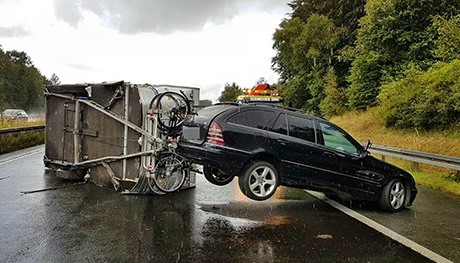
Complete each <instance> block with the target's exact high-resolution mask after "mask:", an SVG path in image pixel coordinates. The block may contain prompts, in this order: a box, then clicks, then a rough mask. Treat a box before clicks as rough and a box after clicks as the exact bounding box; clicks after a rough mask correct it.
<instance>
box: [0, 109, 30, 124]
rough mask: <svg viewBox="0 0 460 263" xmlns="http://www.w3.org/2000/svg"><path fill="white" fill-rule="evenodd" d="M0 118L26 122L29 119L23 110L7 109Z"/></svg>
mask: <svg viewBox="0 0 460 263" xmlns="http://www.w3.org/2000/svg"><path fill="white" fill-rule="evenodd" d="M2 118H3V120H6V121H19V122H27V121H28V120H29V115H27V113H26V112H25V111H24V110H20V109H7V110H5V111H4V112H3V113H2Z"/></svg>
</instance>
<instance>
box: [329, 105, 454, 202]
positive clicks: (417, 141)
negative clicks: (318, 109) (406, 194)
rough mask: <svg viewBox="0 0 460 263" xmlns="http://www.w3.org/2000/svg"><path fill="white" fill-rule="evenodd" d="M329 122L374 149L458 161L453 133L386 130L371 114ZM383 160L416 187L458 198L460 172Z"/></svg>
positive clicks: (400, 161)
mask: <svg viewBox="0 0 460 263" xmlns="http://www.w3.org/2000/svg"><path fill="white" fill-rule="evenodd" d="M330 121H331V122H333V123H335V124H337V125H339V126H340V127H342V128H343V129H345V130H346V131H347V132H348V133H350V134H351V135H352V136H353V137H354V138H356V139H357V140H358V141H361V142H364V141H367V140H368V139H370V140H371V142H372V143H374V144H378V145H388V146H393V147H398V148H403V149H409V150H414V151H421V152H428V153H436V154H442V155H449V156H456V157H460V132H459V131H458V130H456V129H452V130H450V131H442V132H440V131H435V132H423V131H418V130H416V129H414V130H397V129H392V128H386V127H385V126H384V125H383V123H382V122H381V121H379V118H378V116H377V115H376V112H375V110H369V111H367V112H359V113H348V114H346V115H344V116H340V117H333V118H331V119H330ZM377 157H378V156H377ZM385 160H386V161H387V162H389V163H392V164H394V165H396V166H398V167H401V168H403V169H404V170H407V171H409V172H410V173H411V174H412V175H413V176H414V178H415V180H416V182H417V184H421V185H424V186H427V187H430V188H433V189H437V190H441V191H443V192H447V193H452V194H455V195H459V196H460V172H456V171H453V170H448V169H443V168H438V167H433V166H429V165H424V164H419V165H418V167H415V166H414V164H413V163H411V162H408V161H403V160H398V159H394V158H388V157H387V158H386V159H385Z"/></svg>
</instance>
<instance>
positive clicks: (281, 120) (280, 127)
mask: <svg viewBox="0 0 460 263" xmlns="http://www.w3.org/2000/svg"><path fill="white" fill-rule="evenodd" d="M270 131H272V132H276V133H280V134H284V135H287V122H286V114H284V113H282V114H280V116H279V117H278V119H277V120H276V122H275V125H273V128H271V129H270Z"/></svg>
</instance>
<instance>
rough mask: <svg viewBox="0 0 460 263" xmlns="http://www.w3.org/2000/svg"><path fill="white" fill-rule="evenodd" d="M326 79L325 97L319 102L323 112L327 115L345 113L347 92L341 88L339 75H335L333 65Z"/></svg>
mask: <svg viewBox="0 0 460 263" xmlns="http://www.w3.org/2000/svg"><path fill="white" fill-rule="evenodd" d="M324 81H325V87H324V93H325V98H324V100H322V101H321V103H320V104H319V107H320V109H321V112H322V113H323V114H324V115H325V116H327V117H331V116H335V115H342V114H344V113H345V111H346V110H347V108H346V103H347V97H346V92H345V90H343V89H341V88H339V86H338V84H337V76H336V75H335V73H334V69H333V68H332V67H330V68H329V69H328V71H327V74H326V76H325V78H324Z"/></svg>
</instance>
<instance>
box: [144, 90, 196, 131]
mask: <svg viewBox="0 0 460 263" xmlns="http://www.w3.org/2000/svg"><path fill="white" fill-rule="evenodd" d="M150 106H151V107H153V108H154V114H155V115H156V117H157V119H158V124H159V128H160V130H162V131H171V130H174V129H176V128H177V127H179V126H180V125H181V124H182V123H183V122H184V121H185V117H186V116H187V114H189V113H190V104H189V102H188V100H187V98H186V97H185V96H184V95H182V94H179V93H176V92H164V93H161V94H159V95H157V96H156V97H155V98H153V100H152V102H151V103H150Z"/></svg>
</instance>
